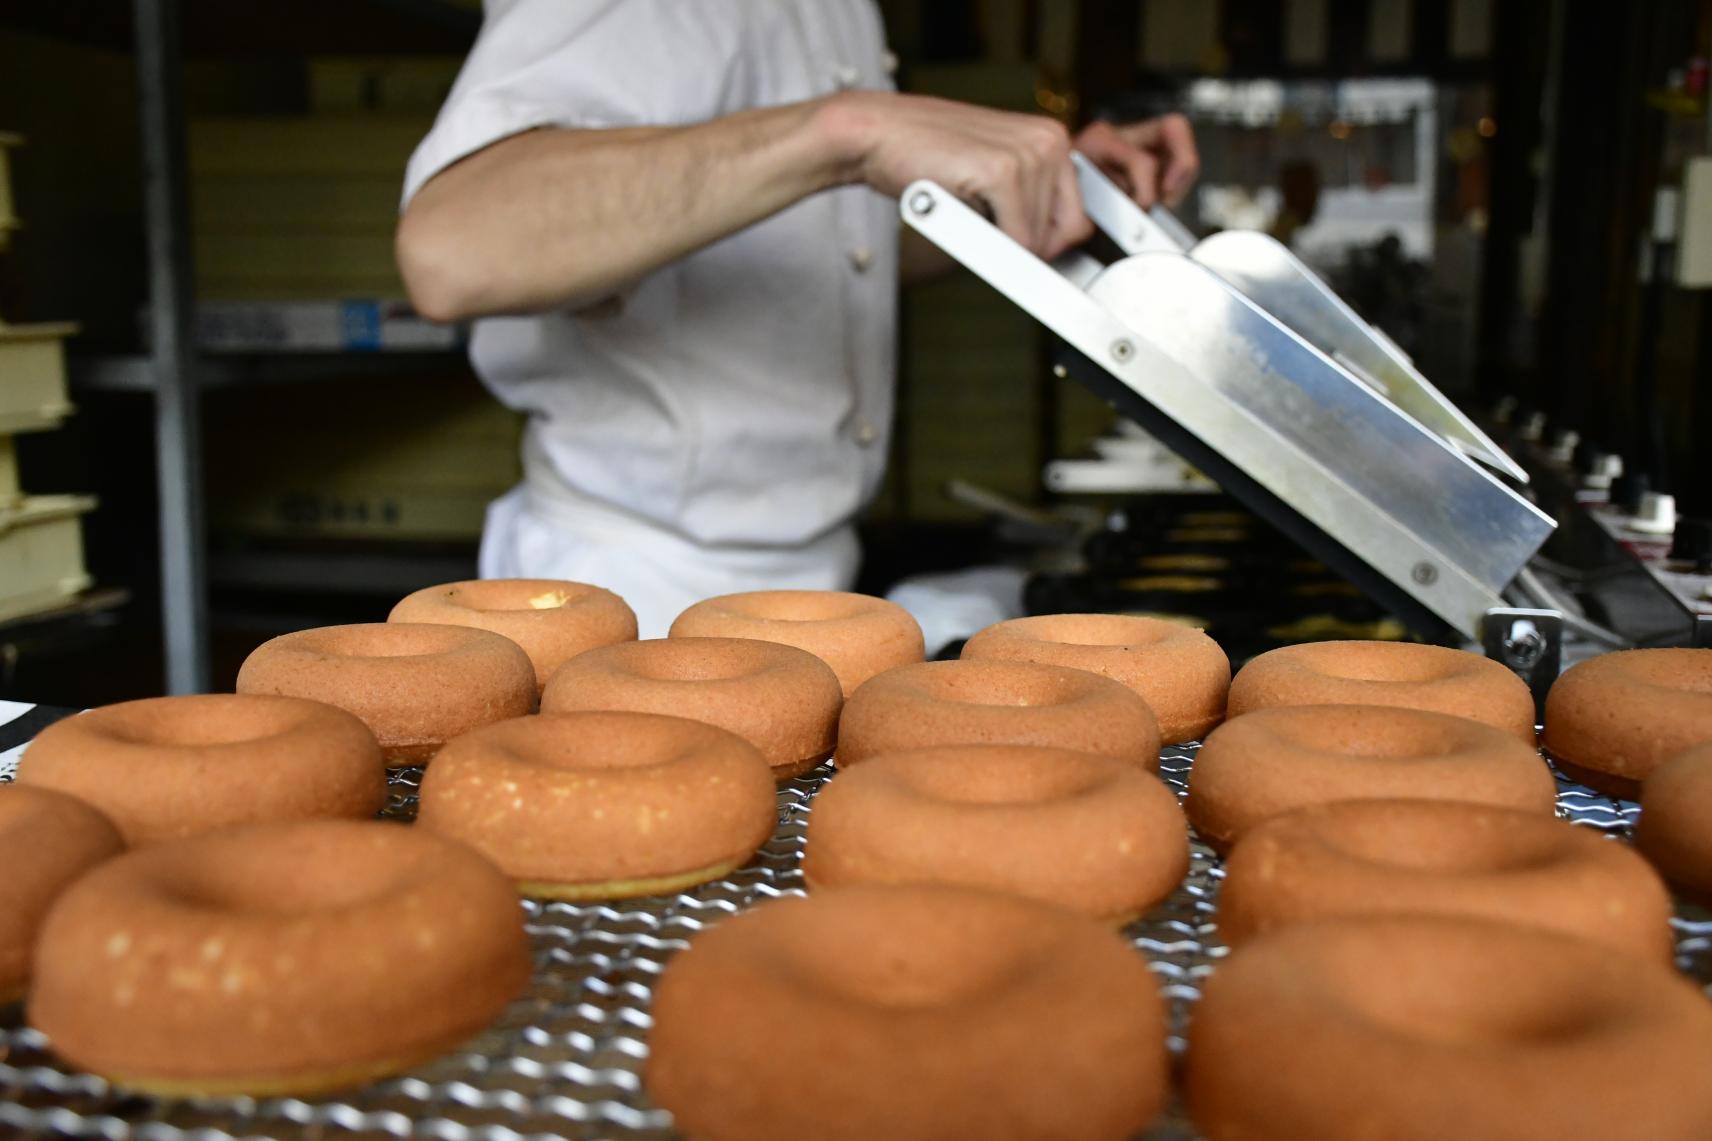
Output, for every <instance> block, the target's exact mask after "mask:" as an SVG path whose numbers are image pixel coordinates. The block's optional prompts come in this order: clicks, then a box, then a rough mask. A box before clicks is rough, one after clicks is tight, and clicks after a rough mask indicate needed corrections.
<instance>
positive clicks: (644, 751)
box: [416, 713, 777, 899]
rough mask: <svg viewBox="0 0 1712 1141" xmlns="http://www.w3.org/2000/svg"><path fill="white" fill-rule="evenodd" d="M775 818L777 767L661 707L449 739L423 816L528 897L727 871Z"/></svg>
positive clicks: (502, 726)
mask: <svg viewBox="0 0 1712 1141" xmlns="http://www.w3.org/2000/svg"><path fill="white" fill-rule="evenodd" d="M776 814H777V806H776V803H775V799H774V794H773V774H772V771H771V770H770V769H769V768H768V767H767V762H766V761H765V760H763V759H762V757H761V754H760V753H758V752H757V751H756V750H755V747H754V746H753V745H751V744H749V742H747V741H745V740H744V739H743V738H741V737H739V736H737V735H736V734H735V733H728V732H726V731H725V730H724V729H719V728H716V727H715V726H712V725H706V724H703V723H702V722H700V721H689V720H686V719H684V718H682V717H665V716H661V715H659V714H656V713H543V714H542V715H540V716H539V717H519V718H516V719H515V720H511V721H501V722H500V723H499V724H497V725H489V726H487V727H486V728H484V729H477V730H474V731H473V732H469V733H465V734H464V735H463V736H462V737H458V738H456V739H455V740H452V741H449V742H447V744H446V747H445V748H444V749H441V750H440V754H439V755H438V756H437V757H435V758H434V763H433V765H431V766H430V767H429V769H428V773H427V775H426V776H424V777H423V778H422V791H421V802H420V808H419V809H418V812H417V817H416V823H417V825H418V826H419V827H422V828H427V829H429V830H430V831H433V832H438V833H440V834H441V835H443V836H447V837H449V838H451V839H453V840H458V841H461V842H463V843H465V844H468V845H469V846H470V847H472V848H474V849H475V850H476V851H478V852H480V853H482V854H483V855H485V856H487V857H488V858H489V859H491V860H492V861H493V862H494V863H496V864H498V865H499V866H500V868H502V869H503V870H504V871H505V873H506V874H507V875H509V876H511V877H512V878H513V879H515V880H517V881H518V884H519V888H520V890H521V891H522V892H523V893H524V894H525V895H532V896H545V897H548V898H552V899H623V898H628V897H631V896H641V895H662V894H665V893H667V892H675V891H681V890H683V889H684V888H687V887H691V886H694V885H695V884H698V883H705V882H707V881H708V880H711V879H717V878H719V877H720V876H723V875H726V874H728V873H729V872H731V871H732V870H733V869H735V868H737V867H739V866H740V865H742V864H743V863H744V862H745V861H746V860H748V859H749V857H750V856H752V855H754V854H755V849H757V848H759V847H760V846H761V844H762V843H763V842H765V840H766V839H767V837H768V836H770V835H772V832H773V824H774V822H775V819H776Z"/></svg>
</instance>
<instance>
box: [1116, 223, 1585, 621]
mask: <svg viewBox="0 0 1712 1141" xmlns="http://www.w3.org/2000/svg"><path fill="white" fill-rule="evenodd" d="M1088 294H1089V296H1091V297H1093V298H1094V299H1095V300H1097V301H1099V302H1101V303H1103V304H1104V305H1105V306H1106V307H1107V308H1108V309H1109V310H1111V311H1112V312H1113V313H1116V314H1117V315H1118V316H1119V317H1121V318H1122V319H1123V320H1124V322H1125V323H1126V324H1127V325H1129V327H1130V328H1131V329H1133V330H1134V331H1135V332H1136V333H1138V334H1140V335H1141V336H1142V337H1145V338H1146V339H1147V340H1149V341H1150V342H1151V343H1152V344H1153V345H1154V346H1155V347H1156V348H1158V349H1160V350H1161V351H1162V352H1164V353H1166V354H1167V355H1168V356H1170V357H1172V358H1173V359H1174V360H1177V361H1178V362H1180V363H1181V364H1183V365H1184V366H1185V367H1186V368H1188V369H1190V370H1191V371H1192V372H1194V373H1195V374H1196V375H1197V376H1201V377H1204V378H1205V380H1206V382H1207V383H1208V384H1209V385H1211V386H1212V387H1214V388H1215V389H1217V391H1218V392H1219V393H1220V394H1221V395H1222V396H1224V397H1225V398H1227V399H1229V400H1230V401H1232V402H1233V403H1235V404H1237V405H1239V406H1240V407H1242V408H1244V409H1246V410H1247V411H1249V412H1250V413H1251V414H1252V415H1253V416H1254V417H1255V418H1256V419H1258V420H1260V421H1261V422H1263V423H1265V424H1266V425H1267V426H1268V427H1269V428H1270V429H1271V430H1273V431H1274V432H1277V433H1278V434H1279V435H1281V436H1283V437H1285V438H1286V439H1288V440H1290V441H1291V442H1292V443H1293V444H1295V445H1296V446H1297V447H1298V448H1299V449H1300V450H1301V451H1302V452H1303V453H1304V454H1305V455H1309V456H1312V457H1313V458H1314V459H1315V460H1316V461H1317V462H1318V463H1320V464H1321V465H1323V466H1324V467H1325V468H1326V469H1327V471H1329V472H1330V473H1331V474H1332V475H1333V476H1334V477H1335V478H1337V479H1340V480H1342V481H1343V482H1344V483H1346V484H1347V485H1349V486H1350V487H1353V488H1356V489H1358V490H1359V491H1360V492H1361V494H1362V495H1363V496H1364V497H1365V498H1367V499H1368V500H1369V501H1371V502H1372V503H1373V504H1374V505H1375V506H1377V507H1378V508H1379V509H1380V510H1381V511H1383V512H1384V513H1385V514H1387V515H1389V516H1390V517H1391V518H1392V519H1395V520H1397V521H1398V522H1399V523H1401V524H1402V525H1403V526H1404V527H1406V528H1407V529H1408V530H1409V531H1410V532H1412V533H1413V534H1415V535H1417V536H1420V537H1421V538H1422V539H1423V540H1424V541H1425V543H1426V544H1427V545H1429V546H1431V547H1433V548H1435V549H1436V550H1437V551H1438V552H1439V555H1440V557H1441V558H1442V559H1443V560H1445V561H1447V562H1450V563H1453V564H1455V565H1456V566H1457V567H1459V568H1461V569H1462V570H1464V571H1466V572H1467V573H1468V574H1469V575H1470V576H1471V577H1472V578H1474V579H1475V580H1476V581H1478V582H1479V583H1481V584H1482V585H1483V586H1485V587H1487V588H1488V589H1490V590H1492V591H1494V592H1497V591H1499V590H1501V589H1502V588H1503V587H1504V585H1505V584H1507V583H1508V582H1509V581H1510V580H1511V579H1512V578H1513V577H1514V576H1515V574H1516V572H1517V571H1518V570H1519V569H1521V568H1522V567H1523V566H1524V565H1526V563H1527V560H1528V558H1529V556H1531V555H1532V554H1533V553H1534V551H1536V550H1538V549H1539V545H1540V544H1541V543H1542V542H1544V541H1545V538H1546V536H1547V535H1549V534H1550V533H1551V523H1550V521H1549V520H1548V519H1547V518H1546V517H1545V516H1544V515H1543V514H1541V513H1540V511H1539V510H1538V509H1537V508H1535V507H1534V506H1533V505H1532V504H1530V503H1528V502H1527V501H1526V500H1525V499H1523V498H1522V497H1521V496H1519V495H1517V494H1516V493H1515V492H1514V491H1512V490H1511V489H1510V488H1508V487H1505V486H1504V485H1503V484H1502V483H1500V482H1498V481H1497V480H1495V479H1493V478H1492V477H1491V476H1490V475H1489V474H1487V473H1486V472H1485V471H1483V470H1481V469H1480V468H1479V467H1477V466H1475V465H1474V464H1472V463H1470V462H1469V461H1468V459H1467V458H1466V457H1465V456H1463V455H1462V454H1461V453H1459V452H1458V451H1456V450H1454V449H1452V448H1449V447H1446V446H1445V444H1444V443H1443V441H1442V440H1440V439H1439V438H1438V437H1437V436H1436V435H1435V434H1433V433H1432V432H1430V431H1428V430H1426V429H1425V428H1424V427H1423V426H1422V425H1421V424H1419V423H1418V422H1415V421H1413V420H1411V419H1409V418H1407V417H1404V416H1399V415H1397V414H1396V413H1395V411H1394V410H1393V409H1392V408H1391V407H1389V406H1388V405H1387V404H1386V402H1385V401H1384V400H1383V398H1381V397H1380V396H1379V395H1378V394H1376V393H1374V392H1373V391H1372V390H1371V389H1369V388H1368V387H1367V386H1366V385H1364V384H1361V383H1360V382H1359V381H1357V380H1355V379H1353V378H1352V377H1351V376H1350V375H1349V374H1348V373H1347V372H1345V371H1344V370H1342V369H1340V368H1337V367H1336V366H1334V365H1333V364H1332V363H1331V362H1330V361H1328V360H1327V359H1326V358H1325V356H1324V355H1323V354H1321V353H1320V352H1318V351H1316V350H1315V349H1314V348H1313V347H1312V346H1310V345H1308V344H1307V343H1306V342H1304V341H1303V340H1302V339H1301V338H1299V337H1296V336H1294V335H1292V332H1291V330H1289V329H1288V328H1287V327H1286V326H1285V324H1284V323H1283V322H1280V321H1278V320H1275V319H1274V318H1273V316H1272V315H1271V314H1269V313H1267V312H1265V311H1264V310H1263V309H1262V308H1260V307H1259V306H1257V305H1255V304H1253V303H1252V302H1251V301H1249V300H1248V299H1247V298H1246V297H1243V296H1242V295H1241V294H1240V293H1238V292H1237V291H1235V290H1233V289H1231V288H1230V286H1228V285H1227V284H1226V283H1225V282H1223V281H1221V280H1220V279H1219V278H1217V277H1216V276H1214V275H1213V274H1211V273H1209V272H1207V271H1206V270H1205V269H1203V268H1202V267H1201V266H1199V265H1197V264H1196V263H1194V262H1191V261H1187V260H1185V259H1183V258H1180V257H1175V256H1172V255H1169V254H1142V255H1139V256H1137V257H1129V258H1124V259H1123V260H1122V261H1119V262H1115V263H1114V264H1112V265H1111V266H1108V267H1107V268H1106V271H1105V272H1104V273H1102V274H1101V275H1100V276H1099V277H1097V278H1095V279H1094V282H1093V283H1092V284H1091V285H1090V286H1089V287H1088ZM1273 490H1274V491H1279V490H1280V488H1278V487H1273ZM1286 498H1289V497H1288V496H1286Z"/></svg>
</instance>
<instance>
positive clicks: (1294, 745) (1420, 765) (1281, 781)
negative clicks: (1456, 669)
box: [1184, 705, 1557, 850]
mask: <svg viewBox="0 0 1712 1141" xmlns="http://www.w3.org/2000/svg"><path fill="white" fill-rule="evenodd" d="M1394 797H1411V798H1421V799H1427V800H1453V801H1467V802H1472V803H1475V804H1494V805H1497V806H1499V807H1501V808H1515V809H1520V810H1522V811H1524V812H1533V813H1540V814H1550V813H1552V812H1554V811H1555V810H1556V807H1557V782H1556V781H1555V780H1553V779H1552V775H1551V770H1550V769H1548V768H1546V765H1545V762H1544V761H1542V760H1541V759H1540V757H1539V754H1538V753H1536V752H1534V750H1533V749H1531V748H1529V747H1528V746H1527V745H1524V744H1522V743H1521V742H1520V741H1518V740H1517V739H1516V738H1515V737H1514V736H1513V735H1511V734H1508V733H1504V732H1502V731H1500V730H1497V729H1494V728H1492V727H1491V726H1489V725H1482V724H1480V723H1479V722H1478V721H1469V720H1467V719H1466V718H1462V717H1451V716H1448V715H1446V714H1443V713H1428V712H1425V711H1424V710H1419V709H1398V708H1395V707H1391V706H1379V705H1286V706H1280V707H1278V708H1276V709H1260V710H1256V711H1255V712H1253V713H1245V714H1243V715H1242V716H1241V717H1237V718H1233V719H1232V720H1230V721H1227V722H1225V723H1224V724H1223V725H1221V726H1219V727H1218V728H1217V729H1214V730H1213V731H1212V732H1211V733H1210V734H1208V735H1207V741H1206V744H1204V745H1202V746H1201V750H1200V752H1199V753H1198V754H1197V755H1196V757H1195V763H1194V766H1193V767H1192V768H1191V769H1190V770H1189V796H1188V799H1187V800H1186V801H1185V803H1184V808H1185V810H1187V812H1188V814H1189V823H1191V824H1193V825H1194V826H1195V831H1196V832H1197V833H1198V834H1199V835H1200V836H1201V838H1202V839H1203V840H1205V841H1206V842H1207V843H1208V844H1210V845H1212V846H1213V847H1214V848H1215V849H1220V850H1222V849H1223V848H1225V847H1227V846H1228V845H1230V844H1231V843H1232V842H1233V841H1235V840H1237V839H1239V838H1240V837H1241V836H1242V834H1243V833H1244V832H1247V831H1248V830H1249V829H1250V828H1252V827H1254V826H1255V825H1256V824H1258V823H1260V822H1261V821H1262V820H1265V819H1267V818H1268V817H1272V816H1276V815H1278V814H1279V813H1281V812H1288V811H1289V810H1290V809H1292V808H1300V807H1303V806H1304V805H1309V804H1324V803H1327V802H1330V801H1338V800H1385V799H1391V798H1394Z"/></svg>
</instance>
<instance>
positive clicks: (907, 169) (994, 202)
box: [832, 91, 1094, 259]
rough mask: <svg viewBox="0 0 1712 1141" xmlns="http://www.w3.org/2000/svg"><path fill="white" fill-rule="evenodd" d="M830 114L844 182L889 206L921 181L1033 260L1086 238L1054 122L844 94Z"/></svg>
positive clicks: (910, 98) (1065, 138)
mask: <svg viewBox="0 0 1712 1141" xmlns="http://www.w3.org/2000/svg"><path fill="white" fill-rule="evenodd" d="M832 108H833V109H834V114H835V117H836V119H837V123H838V126H837V128H836V129H837V130H838V131H839V133H840V134H841V136H842V137H843V138H844V140H845V141H846V144H847V153H848V154H849V155H850V158H851V162H852V165H853V168H854V169H853V170H852V172H851V175H850V177H851V181H858V182H865V183H867V184H868V185H869V186H871V187H873V188H874V189H875V190H878V191H880V192H881V193H884V194H890V195H893V196H894V197H895V196H898V195H900V194H902V193H903V190H904V188H905V187H906V186H908V185H909V184H910V183H911V182H914V181H915V180H916V179H918V178H930V179H932V180H933V181H935V182H937V183H939V184H940V185H941V186H943V187H945V189H946V190H948V191H950V192H951V193H953V194H955V195H957V197H959V198H961V199H962V200H963V201H965V202H968V203H969V204H970V205H972V206H975V207H977V208H978V209H982V210H984V211H986V213H987V214H988V215H989V216H990V217H991V218H992V220H993V224H994V225H996V226H997V227H998V228H999V229H1000V230H1002V231H1004V232H1005V233H1006V234H1008V235H1010V236H1011V237H1012V238H1014V239H1015V240H1016V241H1017V242H1019V243H1020V244H1022V245H1023V246H1025V247H1027V248H1028V249H1029V250H1031V251H1032V252H1033V253H1035V254H1037V255H1038V256H1040V257H1042V258H1047V259H1050V258H1054V257H1057V256H1058V255H1059V254H1060V253H1063V252H1064V251H1065V250H1067V249H1069V248H1070V247H1072V246H1076V245H1080V244H1081V243H1082V242H1084V241H1086V240H1087V239H1088V238H1089V237H1090V236H1091V235H1092V234H1093V232H1094V228H1093V224H1092V223H1091V222H1090V221H1089V220H1088V215H1087V214H1086V212H1084V211H1083V209H1082V196H1081V192H1080V191H1079V190H1078V189H1077V186H1076V172H1075V168H1074V167H1073V166H1072V165H1071V163H1070V133H1069V132H1068V131H1067V130H1065V129H1064V127H1063V125H1062V124H1060V123H1058V122H1057V121H1056V120H1053V119H1048V118H1046V117H1044V116H1041V115H1020V114H1015V113H1013V112H1009V111H995V110H992V109H991V108H987V107H976V106H972V105H970V104H967V103H954V102H951V101H949V100H944V99H934V98H929V97H927V96H920V95H900V94H894V93H892V92H884V91H850V92H845V93H843V94H842V95H840V96H838V97H836V100H835V101H834V103H833V104H832Z"/></svg>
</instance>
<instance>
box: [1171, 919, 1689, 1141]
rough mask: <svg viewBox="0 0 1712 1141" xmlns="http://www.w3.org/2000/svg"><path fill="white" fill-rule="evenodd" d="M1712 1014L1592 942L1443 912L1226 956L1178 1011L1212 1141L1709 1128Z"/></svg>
mask: <svg viewBox="0 0 1712 1141" xmlns="http://www.w3.org/2000/svg"><path fill="white" fill-rule="evenodd" d="M1709 1057H1712V1005H1709V1004H1708V1003H1707V1001H1706V998H1705V996H1704V995H1702V994H1701V993H1700V992H1699V990H1698V988H1696V987H1695V986H1694V985H1693V984H1692V983H1689V982H1687V981H1686V980H1684V979H1683V978H1682V977H1680V976H1679V975H1677V974H1676V973H1675V972H1674V971H1672V970H1669V969H1667V968H1665V967H1663V966H1658V965H1653V964H1648V963H1643V962H1641V961H1640V960H1638V959H1636V958H1635V956H1633V955H1630V954H1625V953H1624V952H1622V951H1617V950H1614V949H1612V948H1610V947H1607V946H1603V945H1601V944H1599V943H1594V942H1590V941H1588V940H1585V939H1576V938H1573V937H1569V936H1565V935H1563V934H1561V933H1557V932H1550V931H1542V930H1538V929H1536V928H1531V927H1524V926H1519V925H1513V924H1506V923H1497V922H1493V921H1491V920H1485V919H1469V918H1457V919H1450V918H1445V917H1443V916H1386V917H1378V918H1364V919H1329V920H1321V921H1317V922H1314V923H1302V924H1297V925H1295V926H1291V927H1287V928H1285V929H1283V930H1281V931H1277V932H1274V933H1273V934H1271V935H1266V936H1263V937H1261V938H1258V939H1255V940H1254V941H1253V942H1251V943H1247V944H1244V945H1243V946H1241V947H1238V948H1237V949H1236V950H1235V951H1233V952H1231V954H1230V955H1229V956H1228V957H1227V958H1226V959H1225V960H1224V961H1223V962H1221V963H1220V964H1219V966H1218V967H1217V968H1216V969H1215V970H1214V971H1213V973H1212V976H1211V977H1210V978H1209V979H1208V980H1207V983H1206V985H1205V987H1204V988H1203V991H1202V996H1201V999H1200V1001H1199V1002H1198V1003H1196V1004H1195V1007H1194V1010H1193V1013H1192V1014H1191V1015H1190V1020H1189V1049H1188V1053H1187V1058H1186V1062H1185V1072H1184V1100H1185V1101H1186V1103H1187V1105H1188V1109H1189V1113H1190V1116H1191V1117H1192V1118H1193V1119H1194V1122H1195V1125H1196V1126H1197V1127H1198V1129H1199V1131H1200V1133H1201V1134H1202V1136H1204V1137H1205V1138H1207V1141H1234V1139H1237V1138H1241V1139H1243V1141H1272V1139H1277V1141H1285V1139H1290V1141H1294V1139H1295V1138H1301V1137H1312V1138H1315V1139H1316V1141H1369V1139H1371V1138H1378V1137H1383V1138H1386V1139H1387V1141H1443V1139H1444V1138H1448V1137H1455V1138H1457V1139H1458V1141H1517V1139H1518V1138H1540V1139H1542V1141H1543V1139H1546V1138H1551V1139H1557V1138H1570V1137H1598V1138H1601V1139H1608V1141H1643V1139H1644V1141H1660V1139H1663V1138H1672V1139H1677V1141H1690V1139H1693V1138H1703V1137H1712V1083H1708V1082H1707V1081H1706V1080H1705V1070H1706V1059H1707V1058H1709Z"/></svg>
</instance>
